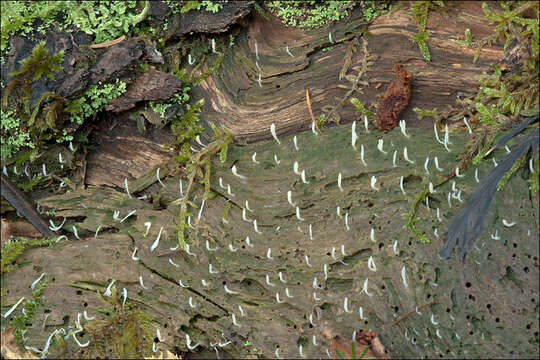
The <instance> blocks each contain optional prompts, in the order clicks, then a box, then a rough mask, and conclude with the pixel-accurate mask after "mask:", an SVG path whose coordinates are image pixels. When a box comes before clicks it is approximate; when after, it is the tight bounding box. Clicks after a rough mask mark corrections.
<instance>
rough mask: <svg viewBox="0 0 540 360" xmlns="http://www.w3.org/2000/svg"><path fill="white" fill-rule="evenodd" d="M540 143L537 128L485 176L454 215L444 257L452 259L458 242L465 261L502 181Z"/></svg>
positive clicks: (443, 250) (460, 254)
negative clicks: (523, 156) (517, 162)
mask: <svg viewBox="0 0 540 360" xmlns="http://www.w3.org/2000/svg"><path fill="white" fill-rule="evenodd" d="M537 119H538V117H537ZM525 126H526V125H525ZM525 126H523V127H522V126H520V128H518V129H516V130H514V131H513V135H515V134H517V133H518V132H519V131H521V130H523V129H524V128H525ZM517 130H519V131H517ZM505 138H506V136H505ZM509 139H510V137H509V138H507V139H506V141H508V140H509ZM501 140H502V139H501ZM506 141H505V142H506ZM499 142H500V141H499ZM538 142H539V135H538V131H537V130H533V131H532V132H531V133H529V134H528V135H526V136H525V138H524V139H523V141H522V142H521V143H520V144H519V145H517V146H515V147H514V149H513V150H512V152H510V154H508V155H507V156H506V158H504V159H503V160H502V161H500V162H499V165H498V166H497V167H495V168H493V169H491V170H490V171H489V172H488V173H487V174H486V176H485V177H484V178H483V179H482V181H480V183H479V184H478V185H477V186H476V188H475V190H474V191H473V193H472V194H471V197H470V198H469V200H468V201H467V203H466V204H465V206H464V207H463V209H462V210H461V211H460V212H459V214H457V215H456V216H454V218H453V219H452V221H451V222H450V227H449V228H448V233H447V236H446V243H445V244H444V245H443V247H442V248H441V250H440V251H439V255H440V257H441V258H443V259H448V258H449V257H450V255H452V251H453V250H454V248H455V247H456V244H458V243H459V247H460V250H459V256H460V258H461V259H462V260H463V259H464V258H465V255H466V254H467V251H468V250H469V248H470V247H471V245H472V244H473V243H474V241H475V240H476V238H477V237H478V236H479V235H480V233H481V232H482V229H483V227H484V222H485V221H486V217H487V214H488V210H489V207H490V206H491V203H492V201H493V198H494V197H495V193H496V191H497V185H498V184H499V181H500V180H501V178H502V177H503V175H504V174H505V173H506V172H508V171H509V170H510V169H511V168H512V166H513V165H514V163H515V162H516V161H517V160H518V159H519V158H520V157H521V156H522V155H523V154H525V153H527V151H529V149H530V148H531V147H532V149H533V151H537V149H538ZM502 144H504V143H502Z"/></svg>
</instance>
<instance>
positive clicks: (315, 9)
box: [267, 0, 356, 29]
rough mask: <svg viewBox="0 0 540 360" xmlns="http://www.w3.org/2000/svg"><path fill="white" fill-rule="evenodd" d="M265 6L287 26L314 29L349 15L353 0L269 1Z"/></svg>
mask: <svg viewBox="0 0 540 360" xmlns="http://www.w3.org/2000/svg"><path fill="white" fill-rule="evenodd" d="M267 6H268V7H269V8H270V10H272V11H273V12H274V13H275V14H276V15H277V16H279V17H280V18H281V19H282V21H283V23H285V25H288V26H294V27H300V28H306V29H315V28H319V27H321V26H324V25H326V24H328V23H329V22H331V21H338V20H341V19H343V18H345V17H346V16H348V15H349V11H350V10H352V9H353V8H354V7H355V6H356V2H355V1H314V0H311V1H270V2H268V3H267Z"/></svg>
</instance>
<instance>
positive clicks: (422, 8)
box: [411, 1, 446, 61]
mask: <svg viewBox="0 0 540 360" xmlns="http://www.w3.org/2000/svg"><path fill="white" fill-rule="evenodd" d="M435 5H437V6H439V7H441V8H443V7H444V1H415V2H414V3H413V4H412V6H411V13H412V14H413V16H414V20H415V21H416V22H417V23H418V33H416V34H414V35H413V39H414V42H416V43H417V44H418V47H419V48H420V52H421V53H422V56H423V57H424V59H426V60H427V61H431V55H430V53H429V47H428V45H427V43H426V41H427V39H428V38H429V33H428V32H426V26H427V18H428V13H429V10H431V9H436V6H435ZM444 14H445V13H444ZM445 15H446V14H445Z"/></svg>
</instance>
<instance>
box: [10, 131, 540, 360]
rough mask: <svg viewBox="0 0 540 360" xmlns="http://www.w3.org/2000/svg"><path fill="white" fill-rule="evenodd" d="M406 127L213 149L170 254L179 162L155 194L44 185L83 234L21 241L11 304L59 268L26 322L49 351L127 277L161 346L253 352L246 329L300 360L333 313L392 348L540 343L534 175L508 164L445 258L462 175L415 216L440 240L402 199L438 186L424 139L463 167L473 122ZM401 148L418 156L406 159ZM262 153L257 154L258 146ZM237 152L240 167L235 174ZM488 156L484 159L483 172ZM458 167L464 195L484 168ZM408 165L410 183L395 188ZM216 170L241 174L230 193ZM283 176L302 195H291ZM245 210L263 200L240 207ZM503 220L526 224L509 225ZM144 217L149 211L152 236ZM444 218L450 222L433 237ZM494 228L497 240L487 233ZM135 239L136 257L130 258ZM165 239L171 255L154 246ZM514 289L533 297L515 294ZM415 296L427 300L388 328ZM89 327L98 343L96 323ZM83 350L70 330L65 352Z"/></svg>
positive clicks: (447, 168) (319, 353)
mask: <svg viewBox="0 0 540 360" xmlns="http://www.w3.org/2000/svg"><path fill="white" fill-rule="evenodd" d="M373 131H374V129H372V132H373ZM407 132H408V134H409V135H410V138H409V139H407V138H406V137H404V136H403V135H402V134H401V133H400V131H399V129H394V130H392V131H390V132H388V133H387V134H385V135H384V147H383V150H384V151H386V152H387V154H386V155H385V154H383V153H382V152H381V151H379V150H377V143H378V140H377V137H374V136H373V135H372V133H369V134H367V133H365V131H364V130H363V129H362V130H360V129H357V133H358V136H359V138H358V143H359V144H360V143H361V144H363V146H364V148H365V154H364V161H365V162H366V164H367V165H365V166H364V165H363V162H362V160H361V158H362V156H361V152H360V149H358V150H354V149H353V148H352V147H351V144H350V139H351V128H350V126H337V127H333V128H328V129H326V134H327V135H328V137H322V136H320V135H314V134H313V133H311V131H309V132H303V133H300V134H297V145H298V148H299V150H298V151H297V150H296V149H295V147H294V144H293V139H292V136H290V137H281V138H280V141H281V145H278V144H277V142H275V141H273V140H272V141H270V142H266V143H262V144H256V145H250V146H247V147H246V146H244V147H237V146H233V147H232V148H231V149H230V150H229V151H230V152H229V156H228V160H227V162H226V163H223V164H222V163H220V162H219V160H217V159H216V161H214V162H213V164H212V168H213V176H212V180H211V189H212V192H213V193H215V194H216V195H215V196H214V197H212V198H210V199H207V200H206V201H205V203H204V207H203V205H202V201H201V199H202V193H203V188H202V186H197V187H196V189H195V191H194V193H193V195H192V196H190V199H193V202H194V203H195V207H194V208H193V209H192V213H193V216H192V217H191V220H190V223H191V224H192V225H193V226H194V228H195V230H193V229H187V235H188V242H189V244H190V247H189V249H185V250H183V251H179V252H175V253H172V254H171V252H170V248H171V247H174V246H175V245H176V240H175V239H176V234H175V232H176V230H175V226H176V225H178V224H179V219H178V211H179V209H178V207H177V206H175V205H174V204H173V203H172V201H173V200H175V199H177V198H179V196H180V191H179V178H178V177H177V176H174V175H172V176H171V175H169V176H165V175H161V179H162V181H163V183H164V184H165V187H162V186H161V185H159V184H155V185H153V186H152V187H150V188H148V189H147V190H145V191H143V192H142V193H146V194H152V196H153V197H155V198H160V199H161V201H160V204H162V205H161V206H164V208H161V209H160V208H159V207H158V208H156V207H154V206H153V205H152V204H150V203H149V202H148V201H147V200H146V201H145V200H139V199H137V198H135V197H129V195H128V194H126V193H125V192H119V191H115V190H113V189H111V188H106V187H89V188H88V189H86V190H82V189H81V190H78V191H74V192H70V193H67V194H64V195H56V196H50V197H48V198H42V199H40V200H39V203H40V205H41V206H42V207H43V208H45V209H47V208H54V209H56V215H57V217H58V218H59V219H61V218H62V217H64V216H65V217H67V218H68V220H67V222H66V225H65V226H64V229H65V230H66V231H68V232H69V231H70V230H71V229H72V226H76V227H77V228H78V234H79V236H80V237H81V238H82V239H84V240H82V241H77V240H69V241H65V240H63V241H61V242H59V243H58V244H56V245H53V246H51V247H49V248H44V249H33V250H28V251H26V252H25V253H24V254H23V255H22V256H21V257H20V258H19V259H18V260H17V263H18V264H19V266H18V267H16V269H15V270H13V271H12V272H9V273H7V274H4V275H3V277H2V283H3V286H4V288H5V289H9V293H6V294H5V296H3V305H5V306H6V308H7V307H8V306H11V305H12V304H14V303H15V302H16V301H17V300H18V299H19V298H20V297H21V296H26V297H28V298H31V296H32V295H31V293H30V291H31V289H29V284H30V283H31V282H32V281H33V280H34V279H35V278H37V277H38V276H39V275H40V274H41V273H42V272H46V273H47V277H46V279H48V281H49V283H48V285H47V287H46V288H45V292H44V295H43V298H42V302H43V305H40V306H39V307H38V312H37V315H36V317H35V320H33V322H32V325H31V326H29V330H28V333H27V334H26V336H27V337H28V339H29V340H28V345H29V346H35V347H38V348H39V347H42V346H43V344H44V343H45V342H46V340H47V336H48V334H50V333H51V332H52V331H53V330H55V329H57V328H59V327H64V328H67V327H68V326H69V325H72V326H74V322H75V321H76V319H77V313H79V312H82V311H83V310H86V311H87V312H88V314H89V315H90V316H97V317H98V319H107V316H108V315H107V314H105V313H100V312H98V309H100V308H102V307H103V304H102V303H101V302H100V301H99V300H98V298H97V296H96V293H95V292H96V290H98V291H99V292H100V293H103V292H104V291H105V290H106V288H107V286H108V285H109V284H110V282H111V281H112V280H113V279H115V280H116V283H115V286H116V289H117V293H118V294H121V293H122V289H123V288H126V290H127V296H128V299H127V303H128V304H134V305H136V306H137V307H138V308H139V309H141V310H142V311H144V312H146V313H148V314H150V315H152V316H153V317H154V322H153V325H152V329H151V331H152V332H153V333H155V332H156V330H155V329H160V333H161V337H162V340H163V341H162V342H160V343H159V344H158V348H162V349H163V348H167V349H174V348H175V347H177V348H178V349H182V350H187V343H186V342H187V340H186V339H187V338H186V334H189V336H190V340H191V344H190V345H191V346H193V345H194V344H196V343H199V342H200V343H201V344H202V345H201V346H202V347H205V348H208V349H209V350H210V351H212V347H211V345H210V344H215V343H216V342H220V343H222V344H224V343H227V342H228V341H231V343H229V344H228V345H227V346H225V347H224V348H219V347H218V351H219V352H220V354H221V356H232V357H246V356H247V355H249V354H250V353H251V354H253V350H252V349H251V348H250V347H246V346H244V344H245V342H246V341H248V340H249V341H250V342H251V343H252V344H253V346H254V347H256V348H257V349H259V350H258V351H260V353H261V354H262V355H263V356H265V357H274V356H276V355H275V354H276V351H277V354H278V355H279V356H281V357H286V358H295V357H298V356H299V345H302V352H303V354H304V355H305V356H306V357H309V358H314V357H317V358H318V357H324V356H326V353H325V349H326V348H327V347H328V346H330V345H331V344H330V343H328V341H327V340H325V338H324V337H323V336H321V335H320V331H321V329H322V328H323V327H324V328H327V327H331V328H332V329H334V331H335V332H336V333H338V334H340V335H341V338H342V339H350V338H351V336H352V334H353V331H354V330H356V331H357V333H358V332H359V331H360V330H369V331H375V332H377V333H378V334H379V336H380V341H381V342H382V343H383V344H384V346H385V348H386V349H387V351H388V353H389V355H390V356H391V357H419V356H422V355H424V356H427V357H439V356H456V357H476V356H484V357H496V356H500V355H501V354H508V351H509V350H508V349H512V351H514V353H513V354H514V355H516V356H526V357H528V356H535V354H536V353H537V351H538V350H537V347H536V346H535V345H534V342H530V340H531V339H533V338H534V331H537V330H535V329H537V325H536V324H535V322H534V321H532V320H531V317H534V311H535V310H534V308H535V306H536V305H535V303H534V301H535V300H534V294H536V293H537V292H538V283H539V282H538V272H537V271H534V270H533V269H535V267H536V266H537V265H538V259H537V258H533V257H532V256H533V255H534V254H536V253H537V252H538V241H536V239H537V236H538V227H537V226H534V225H533V224H537V223H538V219H539V217H538V207H537V202H536V201H530V200H529V196H528V190H527V183H526V181H525V180H523V179H521V177H514V178H512V179H511V180H510V182H509V183H508V184H507V188H506V189H505V190H504V193H503V194H500V195H499V196H498V197H497V198H496V200H495V203H494V206H493V207H492V208H491V209H490V212H489V215H488V221H487V224H488V226H487V228H488V229H489V230H487V231H486V232H485V233H484V234H483V235H482V236H481V239H479V240H478V241H477V245H478V249H479V250H472V252H471V254H470V256H468V257H467V260H466V261H465V262H464V263H463V264H462V263H460V262H459V261H458V259H457V258H456V257H453V258H451V259H450V260H448V261H443V260H441V259H440V258H439V257H438V256H437V251H438V249H439V248H440V246H441V245H442V243H443V239H442V237H443V233H444V229H445V228H446V227H447V226H448V219H450V218H451V217H452V215H453V214H455V213H456V212H457V211H459V208H460V203H459V201H458V200H455V199H451V203H450V204H449V203H448V200H447V194H448V193H449V192H450V191H451V188H452V185H451V184H450V182H448V183H446V184H444V185H442V186H440V187H437V188H435V189H434V190H435V193H433V194H432V195H430V198H429V206H430V209H429V210H428V208H426V206H425V205H420V207H419V209H418V213H417V216H418V218H419V219H421V220H420V221H419V222H418V223H416V226H417V227H418V228H419V229H420V231H423V232H425V233H426V235H427V236H428V238H430V239H431V243H430V244H421V243H419V242H418V241H417V239H416V238H414V237H413V236H411V233H410V232H408V231H405V230H404V229H402V226H403V225H405V223H406V221H405V220H404V219H403V218H402V216H401V214H403V213H405V212H407V211H408V208H409V202H410V201H412V197H413V196H414V194H416V193H417V192H418V191H420V190H422V189H425V188H427V182H428V177H427V176H426V170H425V168H424V166H423V164H424V159H425V156H426V154H429V156H431V157H433V156H437V157H438V164H439V166H441V167H442V168H443V169H444V172H443V173H442V174H444V175H448V174H452V173H453V168H454V166H455V156H456V153H457V151H459V149H460V148H461V147H462V146H463V144H464V142H465V141H466V140H467V138H468V135H466V134H464V133H454V134H452V135H451V138H450V139H451V142H452V146H451V150H452V152H447V151H446V150H445V149H444V147H443V146H442V145H441V144H439V143H437V142H436V141H435V139H434V136H433V135H432V133H431V131H427V130H424V129H408V130H407ZM404 146H408V147H409V158H410V160H411V161H414V164H410V163H408V162H406V161H405V160H404V158H403V155H402V151H403V148H404ZM413 149H414V150H413ZM394 151H397V152H398V155H397V159H396V167H394V166H393V159H392V158H393V156H392V155H393V152H394ZM499 151H501V152H504V150H497V151H496V152H495V154H494V155H495V156H500V155H501V154H500V153H499ZM254 152H257V156H256V160H257V161H258V164H257V163H254V162H253V160H252V157H253V153H254ZM274 156H276V157H277V158H278V160H279V161H280V164H279V165H278V164H276V162H275V157H274ZM295 161H298V163H299V164H300V169H301V170H305V174H306V176H305V178H306V179H305V180H306V181H307V182H308V183H307V184H305V183H303V181H302V180H301V177H300V176H298V175H296V174H294V172H293V163H294V162H295ZM233 164H235V165H236V167H237V169H238V173H239V174H240V175H243V176H245V177H246V178H245V179H242V178H239V177H236V176H235V175H233V174H232V172H231V170H230V169H231V166H232V165H233ZM491 166H492V165H491V164H490V162H484V163H482V164H480V166H479V172H478V173H479V176H480V177H482V175H483V174H485V173H486V172H487V171H488V169H489V168H491ZM428 169H429V170H430V171H431V176H430V177H429V181H433V182H434V183H437V181H438V179H440V177H439V175H437V174H438V173H439V172H438V171H437V170H436V169H435V168H434V167H433V165H430V166H429V167H428ZM462 172H463V173H464V174H465V177H464V178H460V179H456V182H457V183H458V184H457V186H458V187H459V188H460V189H462V191H463V194H462V196H463V199H466V197H467V194H470V193H471V191H472V189H473V188H474V186H475V185H476V182H475V179H474V169H473V168H471V169H469V170H468V171H466V172H465V171H462ZM339 174H341V182H339V180H338V179H339V177H340V176H339ZM372 177H375V178H376V181H375V182H373V180H371V179H372ZM401 177H403V179H404V185H403V188H404V189H403V190H404V192H405V194H404V193H403V192H402V191H401V190H400V187H399V182H400V178H401ZM219 178H221V179H222V180H221V181H220V180H218V179H219ZM220 183H221V184H220ZM184 184H185V179H184ZM220 185H223V186H224V187H227V185H230V187H231V192H232V194H234V196H233V195H230V194H229V193H228V191H227V190H226V189H224V188H223V187H221V186H220ZM184 189H185V188H184ZM376 189H378V190H376ZM289 190H291V191H292V196H291V199H290V200H291V201H292V202H293V203H294V205H295V206H291V204H289V202H288V200H287V192H288V191H289ZM342 190H343V191H342ZM246 201H248V203H246ZM449 205H451V206H452V207H450V206H449ZM296 206H298V208H296ZM201 207H202V209H201ZM248 207H249V209H250V210H252V212H251V211H249V210H244V209H247V208H248ZM338 207H339V210H337V208H338ZM437 208H438V209H439V211H438V213H439V217H440V220H442V221H439V220H438V217H437V215H436V214H437V211H436V209H437ZM297 209H298V210H297ZM132 210H136V213H135V214H133V215H131V216H130V217H128V218H127V219H126V220H125V221H124V222H120V221H117V220H114V219H113V213H114V211H119V212H120V216H119V217H120V218H122V217H124V216H125V215H127V214H128V213H129V212H130V211H132ZM199 213H200V220H198V215H199ZM244 217H247V218H246V219H243V218H244ZM299 217H300V218H301V219H303V220H300V219H299ZM501 218H505V219H508V220H516V221H517V224H516V225H515V226H513V227H511V228H508V227H504V226H502V222H501ZM246 220H249V221H246ZM253 220H257V227H255V226H254V223H253ZM146 222H151V226H150V228H149V229H148V234H147V235H145V234H146V232H147V227H146V225H145V223H146ZM310 225H311V226H310ZM99 226H101V230H100V233H99V235H98V237H97V238H94V233H95V231H96V230H97V229H98V227H99ZM161 229H162V230H161ZM310 229H311V231H310ZM435 229H438V231H439V234H438V235H439V236H440V237H437V236H435V235H433V234H434V230H435ZM495 231H497V235H498V236H500V239H501V240H498V241H496V240H492V238H491V236H490V235H492V234H495ZM160 232H161V236H160V241H159V243H158V245H157V246H156V249H155V250H154V251H153V252H152V251H151V247H152V245H153V244H154V243H155V242H156V239H157V238H158V236H159V233H160ZM259 232H260V233H259ZM248 237H249V240H248ZM70 238H74V237H73V236H72V235H70ZM135 249H137V251H136V253H135V256H136V257H138V258H139V259H140V260H138V261H134V260H132V256H133V253H134V251H135ZM163 254H167V255H166V256H159V255H163ZM528 256H531V257H530V258H529V257H528ZM370 258H371V259H372V260H370ZM371 261H373V264H372V263H371ZM30 264H31V265H30ZM210 264H212V267H210ZM368 265H369V266H368ZM524 267H526V268H527V269H530V271H524V270H523V269H524ZM375 270H376V271H375ZM280 272H281V275H280ZM139 277H142V279H143V281H144V286H145V288H143V287H142V286H141V284H140V282H139V281H140V280H139ZM180 281H181V283H182V285H184V286H186V287H183V286H182V285H180ZM518 287H519V288H521V290H522V291H523V293H524V294H526V295H525V296H515V293H516V291H517V292H520V290H517V289H518ZM287 294H289V296H287ZM314 294H315V295H314ZM119 296H121V295H119ZM190 298H191V300H190ZM441 298H444V299H442V300H441V301H440V302H436V303H433V304H432V305H430V306H429V307H426V308H422V306H423V305H424V304H426V303H429V302H431V301H432V300H433V299H441ZM531 298H532V299H533V302H532V303H531ZM345 299H347V300H345ZM278 301H279V302H278ZM190 303H191V304H190ZM239 306H240V307H239ZM360 307H362V310H360ZM416 307H418V308H419V313H418V314H414V315H413V316H410V317H408V318H406V319H404V320H402V321H400V322H399V323H397V325H392V324H393V323H394V322H395V320H396V319H399V318H400V317H402V316H403V315H404V314H408V313H409V312H410V311H412V310H414V309H415V308H416ZM45 309H49V310H50V312H48V313H44V310H45ZM420 309H421V310H420ZM4 311H5V310H4ZM242 313H243V314H244V316H242ZM318 314H320V317H319V315H318ZM46 315H49V316H48V318H47V321H46V326H45V331H43V330H42V329H41V326H42V324H43V320H44V318H45V316H46ZM233 315H234V318H233ZM109 316H110V314H109ZM8 320H9V318H8V319H6V320H4V319H2V323H3V324H4V322H5V321H8ZM85 324H91V323H87V322H86V321H83V326H85ZM235 324H236V325H235ZM527 324H529V327H530V329H531V330H529V328H526V326H525V325H527ZM509 333H511V334H512V336H508V334H509ZM78 336H79V335H78ZM126 336H128V335H126ZM313 336H315V339H316V344H317V345H314V344H313ZM81 341H87V338H85V337H84V334H83V337H82V338H81ZM411 341H412V342H413V343H414V344H413V343H411ZM493 344H500V346H501V347H500V348H499V347H497V346H494V345H493ZM518 344H519V345H518ZM94 345H96V346H97V345H98V344H93V345H92V346H90V347H88V348H84V349H82V351H84V352H85V353H84V356H92V355H93V354H96V353H95V351H97V350H96V348H94V347H93V346H94ZM100 346H101V347H100ZM102 346H104V345H103V344H100V345H99V346H97V348H100V349H102V350H103V348H102ZM278 346H279V348H278ZM503 347H504V349H506V350H504V349H503ZM276 349H278V350H276ZM199 350H200V348H197V349H196V350H194V351H199ZM51 351H52V353H51V356H57V355H59V354H57V353H55V351H58V348H56V347H52V349H51ZM77 351H79V349H78V348H77V346H76V345H75V343H74V342H73V341H68V342H67V356H70V355H73V352H77ZM104 351H108V350H107V346H105V350H104ZM224 352H225V354H224ZM257 353H259V352H257ZM64 356H66V354H64ZM505 356H506V355H505Z"/></svg>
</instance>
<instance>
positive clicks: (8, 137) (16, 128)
mask: <svg viewBox="0 0 540 360" xmlns="http://www.w3.org/2000/svg"><path fill="white" fill-rule="evenodd" d="M0 136H1V141H2V143H1V144H0V147H1V158H2V159H7V158H10V157H12V156H13V155H14V154H15V153H17V152H18V151H19V150H20V149H21V148H23V147H29V148H34V147H35V144H34V143H33V142H32V141H31V140H30V134H28V132H26V131H24V130H23V127H22V124H21V121H20V119H19V118H17V117H16V116H14V113H13V111H11V110H8V111H3V110H0Z"/></svg>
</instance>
